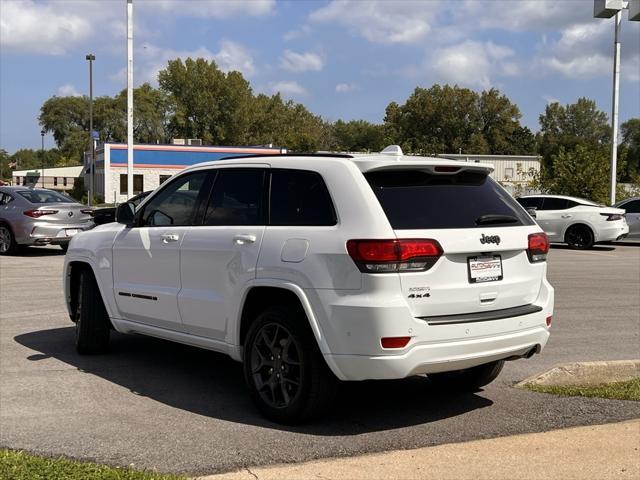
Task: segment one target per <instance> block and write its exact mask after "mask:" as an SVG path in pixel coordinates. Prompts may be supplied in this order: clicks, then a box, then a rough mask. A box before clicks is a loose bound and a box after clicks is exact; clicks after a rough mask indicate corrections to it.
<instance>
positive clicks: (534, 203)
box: [518, 197, 542, 209]
mask: <svg viewBox="0 0 640 480" xmlns="http://www.w3.org/2000/svg"><path fill="white" fill-rule="evenodd" d="M518 203H519V204H520V205H522V206H523V207H524V208H537V209H539V208H540V206H541V205H542V199H541V198H540V197H526V198H518Z"/></svg>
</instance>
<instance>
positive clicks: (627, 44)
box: [533, 20, 640, 82]
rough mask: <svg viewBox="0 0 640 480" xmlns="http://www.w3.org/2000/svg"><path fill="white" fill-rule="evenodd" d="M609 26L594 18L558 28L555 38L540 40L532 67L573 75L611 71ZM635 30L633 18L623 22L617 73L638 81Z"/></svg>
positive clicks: (590, 75)
mask: <svg viewBox="0 0 640 480" xmlns="http://www.w3.org/2000/svg"><path fill="white" fill-rule="evenodd" d="M611 27H612V24H611V22H605V21H601V20H600V21H598V20H596V21H589V22H585V23H577V24H574V25H570V26H568V27H566V28H564V29H562V30H561V32H560V37H559V38H558V39H557V40H555V41H547V42H543V43H541V45H540V46H539V50H538V53H537V55H536V57H535V59H534V62H533V64H534V68H536V69H538V70H540V71H542V72H546V73H551V74H560V75H562V76H564V77H566V78H573V79H588V78H593V77H597V76H607V75H611V70H612V63H613V55H612V53H613V52H612V48H611V47H612V42H611V40H612V36H613V32H612V28H611ZM639 33H640V28H639V26H638V25H634V24H633V22H625V24H624V25H623V28H622V39H621V41H622V49H621V51H622V59H621V77H622V79H624V80H628V81H634V82H637V81H640V45H639V44H638V34H639Z"/></svg>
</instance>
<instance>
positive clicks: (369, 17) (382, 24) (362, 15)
mask: <svg viewBox="0 0 640 480" xmlns="http://www.w3.org/2000/svg"><path fill="white" fill-rule="evenodd" d="M437 7H438V4H437V3H436V2H435V1H432V2H428V3H425V2H416V1H405V0H396V1H393V2H390V1H367V2H363V1H356V0H333V1H332V2H331V3H329V4H328V5H325V6H324V7H321V8H319V9H318V10H316V11H314V12H312V13H311V15H310V16H309V19H310V20H311V21H312V22H328V23H338V24H341V25H345V26H347V27H348V28H349V29H350V30H351V31H352V32H354V33H356V34H357V35H360V36H362V37H364V38H366V39H367V40H369V41H371V42H376V43H407V44H409V43H417V42H419V41H420V40H422V39H424V37H425V36H426V35H427V33H429V30H430V29H431V22H432V21H433V20H434V18H435V15H436V12H437V10H438V8H437Z"/></svg>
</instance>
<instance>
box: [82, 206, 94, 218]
mask: <svg viewBox="0 0 640 480" xmlns="http://www.w3.org/2000/svg"><path fill="white" fill-rule="evenodd" d="M93 212H94V211H93V209H92V208H85V209H83V210H80V213H84V214H85V215H91V216H92V217H93V214H94V213H93Z"/></svg>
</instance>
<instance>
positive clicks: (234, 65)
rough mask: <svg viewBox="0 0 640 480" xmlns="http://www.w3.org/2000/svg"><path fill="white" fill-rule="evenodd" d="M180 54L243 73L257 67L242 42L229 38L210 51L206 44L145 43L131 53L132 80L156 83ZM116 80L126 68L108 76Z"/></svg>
mask: <svg viewBox="0 0 640 480" xmlns="http://www.w3.org/2000/svg"><path fill="white" fill-rule="evenodd" d="M176 58H181V59H183V60H186V59H187V58H193V59H196V58H204V59H205V60H208V61H215V62H216V64H217V65H218V67H219V68H220V70H222V71H224V72H230V71H233V70H237V71H239V72H241V73H242V74H243V75H245V76H251V75H253V74H255V72H256V67H255V63H254V60H253V57H252V56H251V54H250V53H249V51H248V50H247V49H246V48H245V47H244V46H242V45H240V44H239V43H236V42H232V41H230V40H223V41H221V42H220V50H218V51H217V52H212V51H211V50H209V49H208V48H206V47H199V48H197V49H195V50H173V49H171V48H162V47H158V46H156V45H153V44H150V43H144V44H142V46H141V47H139V48H138V49H137V50H136V54H135V56H134V60H135V66H134V75H133V77H134V81H135V83H136V85H139V84H141V83H144V82H149V83H151V84H153V85H156V84H157V83H158V72H159V71H160V70H162V69H163V68H165V67H166V66H167V62H168V61H169V60H175V59H176ZM110 78H111V79H112V80H114V81H117V82H124V81H126V69H122V70H120V71H118V72H116V73H114V74H113V75H111V77H110Z"/></svg>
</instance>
